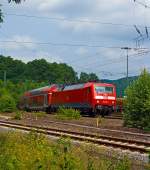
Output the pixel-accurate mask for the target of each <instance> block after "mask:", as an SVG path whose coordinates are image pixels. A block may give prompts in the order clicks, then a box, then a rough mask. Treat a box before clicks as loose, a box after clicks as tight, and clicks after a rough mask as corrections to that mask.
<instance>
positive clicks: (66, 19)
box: [4, 13, 150, 28]
mask: <svg viewBox="0 0 150 170" xmlns="http://www.w3.org/2000/svg"><path fill="white" fill-rule="evenodd" d="M4 15H6V16H16V17H25V18H35V19H46V20H53V21H62V22H63V21H67V22H79V23H91V24H101V25H112V26H122V27H133V25H131V24H123V23H112V22H101V21H99V20H89V19H87V20H85V19H72V18H71V19H70V18H58V17H44V16H37V15H27V14H15V13H4ZM137 26H138V27H145V26H144V25H137ZM147 28H150V26H148V27H147Z"/></svg>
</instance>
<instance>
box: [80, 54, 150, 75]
mask: <svg viewBox="0 0 150 170" xmlns="http://www.w3.org/2000/svg"><path fill="white" fill-rule="evenodd" d="M147 53H150V51H147ZM142 55H143V53H139V54H132V55H129V57H130V58H131V57H135V56H142ZM122 59H125V58H124V57H122V56H120V57H119V58H117V59H116V60H110V62H108V63H104V64H101V65H99V64H98V67H97V68H99V67H103V66H106V65H110V64H114V63H121V62H122ZM82 68H83V67H82ZM83 69H89V67H85V68H83ZM95 69H96V68H95ZM96 70H97V69H96ZM96 72H97V71H96ZM97 73H100V71H99V72H97Z"/></svg>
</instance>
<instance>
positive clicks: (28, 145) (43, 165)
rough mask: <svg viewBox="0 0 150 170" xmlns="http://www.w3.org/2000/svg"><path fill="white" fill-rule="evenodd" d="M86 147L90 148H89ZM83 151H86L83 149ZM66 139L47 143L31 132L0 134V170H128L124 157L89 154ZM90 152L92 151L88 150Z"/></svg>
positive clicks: (43, 138) (41, 137) (128, 165)
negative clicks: (114, 157) (117, 158)
mask: <svg viewBox="0 0 150 170" xmlns="http://www.w3.org/2000/svg"><path fill="white" fill-rule="evenodd" d="M89 150H90V149H89ZM86 151H87V152H86ZM86 151H84V149H83V148H82V149H81V148H80V147H77V146H72V145H71V143H70V141H69V140H67V139H59V140H58V141H57V142H55V143H54V142H50V141H48V140H47V139H46V138H45V137H44V136H42V135H38V134H36V133H34V132H31V133H29V134H20V133H14V132H11V133H8V134H6V133H5V134H0V169H9V170H13V169H15V170H27V169H32V170H37V169H41V170H45V169H47V170H50V169H52V170H53V169H56V170H57V169H58V170H77V169H78V170H99V169H101V170H108V169H111V170H129V169H130V163H129V161H128V160H127V159H122V160H117V161H114V160H111V158H109V157H107V158H103V157H102V158H100V157H98V156H91V155H90V154H89V153H88V148H87V147H86ZM91 151H92V150H91Z"/></svg>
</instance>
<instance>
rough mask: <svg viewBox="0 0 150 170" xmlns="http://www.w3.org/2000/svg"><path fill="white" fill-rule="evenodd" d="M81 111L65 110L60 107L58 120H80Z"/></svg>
mask: <svg viewBox="0 0 150 170" xmlns="http://www.w3.org/2000/svg"><path fill="white" fill-rule="evenodd" d="M80 117H81V115H80V111H79V110H75V109H65V108H63V107H60V108H59V109H58V112H57V115H56V118H57V119H61V120H71V119H80Z"/></svg>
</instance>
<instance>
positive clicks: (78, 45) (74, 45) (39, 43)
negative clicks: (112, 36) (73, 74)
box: [0, 40, 147, 50]
mask: <svg viewBox="0 0 150 170" xmlns="http://www.w3.org/2000/svg"><path fill="white" fill-rule="evenodd" d="M0 42H2V43H17V44H37V45H51V46H68V47H88V48H111V49H112V48H113V49H121V48H122V47H120V46H103V45H89V44H71V43H53V42H32V41H13V40H0ZM131 48H132V47H131ZM132 49H134V50H137V48H134V47H133V48H132ZM138 49H143V50H144V49H147V48H138Z"/></svg>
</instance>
